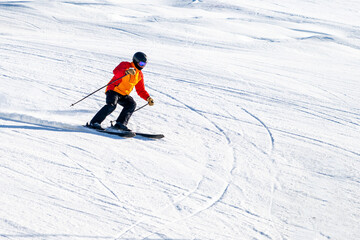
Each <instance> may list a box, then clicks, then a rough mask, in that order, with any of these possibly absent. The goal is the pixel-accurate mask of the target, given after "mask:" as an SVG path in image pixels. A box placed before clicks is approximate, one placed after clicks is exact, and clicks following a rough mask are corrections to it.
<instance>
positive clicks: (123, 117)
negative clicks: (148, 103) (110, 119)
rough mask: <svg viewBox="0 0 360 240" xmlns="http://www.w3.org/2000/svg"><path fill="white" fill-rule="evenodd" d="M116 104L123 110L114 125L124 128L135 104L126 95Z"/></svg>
mask: <svg viewBox="0 0 360 240" xmlns="http://www.w3.org/2000/svg"><path fill="white" fill-rule="evenodd" d="M118 103H119V104H120V105H121V106H123V107H124V108H123V109H122V111H121V113H120V115H119V117H118V118H117V119H116V123H119V124H122V125H125V126H126V125H127V124H128V122H129V119H130V117H131V115H132V114H133V112H134V111H135V108H136V102H135V101H134V99H133V98H132V97H131V96H129V95H126V96H122V97H121V98H120V99H119V101H118Z"/></svg>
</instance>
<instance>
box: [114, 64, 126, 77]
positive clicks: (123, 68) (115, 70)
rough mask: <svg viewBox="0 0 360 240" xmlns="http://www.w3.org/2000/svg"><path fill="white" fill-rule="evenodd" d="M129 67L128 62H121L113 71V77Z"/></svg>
mask: <svg viewBox="0 0 360 240" xmlns="http://www.w3.org/2000/svg"><path fill="white" fill-rule="evenodd" d="M129 68H130V63H128V62H121V63H120V64H119V65H118V66H117V67H116V68H115V69H114V71H113V73H114V77H115V78H119V77H122V76H124V75H125V71H126V70H127V69H129Z"/></svg>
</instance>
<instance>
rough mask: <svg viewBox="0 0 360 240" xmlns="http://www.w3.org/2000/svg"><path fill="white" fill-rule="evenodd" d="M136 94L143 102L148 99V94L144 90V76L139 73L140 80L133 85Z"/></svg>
mask: <svg viewBox="0 0 360 240" xmlns="http://www.w3.org/2000/svg"><path fill="white" fill-rule="evenodd" d="M135 89H136V92H137V94H138V95H139V96H140V97H141V98H142V99H144V100H147V99H148V97H150V94H149V93H148V92H147V91H146V90H145V84H144V76H143V74H142V73H141V80H140V81H139V82H138V83H137V84H136V85H135Z"/></svg>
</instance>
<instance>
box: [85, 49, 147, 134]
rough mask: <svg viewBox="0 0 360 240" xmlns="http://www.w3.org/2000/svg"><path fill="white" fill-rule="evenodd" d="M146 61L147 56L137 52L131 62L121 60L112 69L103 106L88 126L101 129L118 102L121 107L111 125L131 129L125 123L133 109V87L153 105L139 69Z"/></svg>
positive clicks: (134, 103)
mask: <svg viewBox="0 0 360 240" xmlns="http://www.w3.org/2000/svg"><path fill="white" fill-rule="evenodd" d="M146 63H147V56H146V55H145V54H144V53H143V52H137V53H135V54H134V56H133V59H132V62H125V61H124V62H121V63H120V64H119V65H118V66H117V67H116V68H115V69H114V71H113V73H114V77H113V78H112V79H111V81H110V82H109V85H108V86H107V88H106V90H105V94H106V105H105V106H103V107H102V108H101V109H100V110H99V111H98V112H97V113H96V114H95V116H94V117H93V118H92V119H91V121H90V124H89V127H91V128H95V129H103V128H102V127H101V123H102V122H103V121H104V120H105V118H106V117H107V116H108V115H110V114H111V113H112V112H113V111H114V110H115V109H116V106H117V104H119V105H121V106H122V107H123V109H122V111H121V113H120V115H119V117H118V118H117V119H116V124H115V125H114V126H113V127H114V128H116V129H118V130H122V131H131V130H130V129H129V128H128V127H127V124H128V122H129V119H130V117H131V115H132V114H133V112H134V111H135V108H136V102H135V101H134V99H133V98H132V97H131V96H130V95H129V94H130V93H131V91H132V90H133V89H134V87H135V89H136V92H137V94H138V95H139V96H140V97H141V98H142V99H144V100H146V101H147V102H148V104H149V105H150V106H153V105H154V100H153V99H152V98H151V97H150V94H149V93H148V92H147V91H146V90H145V85H144V76H143V73H142V71H141V70H142V69H143V68H144V67H145V66H146ZM124 75H126V76H124ZM122 76H124V77H122ZM121 77H122V78H121ZM116 79H118V80H116ZM112 81H114V82H112Z"/></svg>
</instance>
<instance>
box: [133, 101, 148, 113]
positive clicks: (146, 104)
mask: <svg viewBox="0 0 360 240" xmlns="http://www.w3.org/2000/svg"><path fill="white" fill-rule="evenodd" d="M147 105H149V103H147V104H145V105H144V106H141V107H139V108H138V109H136V110H135V111H134V112H136V111H138V110H140V109H142V108H144V107H146V106H147Z"/></svg>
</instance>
